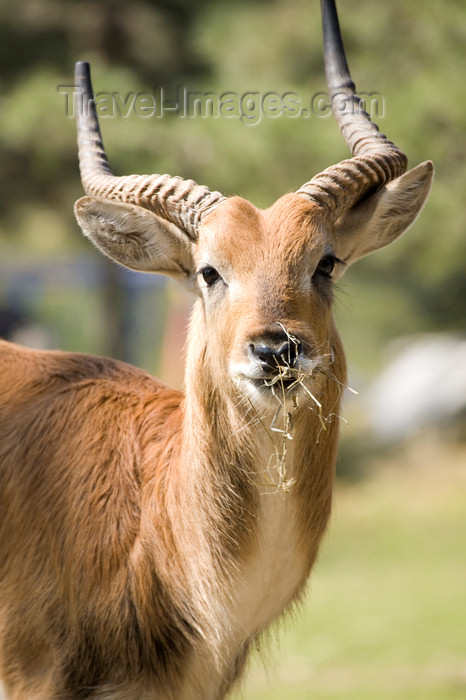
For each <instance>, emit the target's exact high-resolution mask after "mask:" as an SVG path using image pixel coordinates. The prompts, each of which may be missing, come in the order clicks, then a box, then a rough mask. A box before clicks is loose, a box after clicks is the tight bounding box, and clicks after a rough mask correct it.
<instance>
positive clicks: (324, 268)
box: [316, 255, 337, 277]
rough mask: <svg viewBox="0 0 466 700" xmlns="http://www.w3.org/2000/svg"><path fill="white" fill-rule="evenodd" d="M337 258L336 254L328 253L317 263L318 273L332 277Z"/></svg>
mask: <svg viewBox="0 0 466 700" xmlns="http://www.w3.org/2000/svg"><path fill="white" fill-rule="evenodd" d="M336 261H337V259H336V257H335V256H334V255H326V256H325V257H324V258H322V260H321V261H320V263H319V264H318V265H317V269H316V273H318V274H321V275H325V277H330V276H331V274H332V272H333V268H334V267H335V263H336Z"/></svg>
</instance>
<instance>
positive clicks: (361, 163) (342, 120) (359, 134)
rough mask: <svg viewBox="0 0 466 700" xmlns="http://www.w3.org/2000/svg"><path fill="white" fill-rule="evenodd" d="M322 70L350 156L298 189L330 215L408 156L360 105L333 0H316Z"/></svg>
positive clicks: (394, 173) (398, 171)
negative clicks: (318, 7)
mask: <svg viewBox="0 0 466 700" xmlns="http://www.w3.org/2000/svg"><path fill="white" fill-rule="evenodd" d="M321 9H322V31H323V43H324V62H325V74H326V78H327V86H328V91H329V96H330V99H331V101H332V109H333V113H334V115H335V117H336V120H337V122H338V125H339V127H340V131H341V133H342V135H343V137H344V139H345V141H346V143H347V144H348V146H349V148H350V150H351V153H352V155H353V156H354V157H353V158H350V159H348V160H344V161H342V162H341V163H339V164H338V165H334V166H332V167H330V168H327V170H324V171H323V172H322V173H319V174H318V175H316V176H315V177H313V178H312V180H310V181H309V182H307V183H306V184H305V185H303V186H302V187H301V188H300V189H299V190H298V194H301V195H304V196H306V197H308V198H310V199H312V200H313V201H317V202H318V203H319V204H321V205H323V206H325V207H326V209H328V210H329V213H330V214H331V216H332V218H333V219H337V218H338V216H340V214H341V213H342V212H343V211H344V210H346V209H348V208H350V207H351V206H353V205H354V204H356V203H357V202H358V201H359V199H361V198H362V197H363V196H364V195H365V194H366V193H367V192H368V191H369V190H371V189H375V188H377V187H380V186H382V185H384V184H385V183H386V182H389V181H390V180H393V179H395V178H396V177H399V176H400V175H402V174H403V173H404V172H405V171H406V167H407V158H406V156H405V154H404V153H402V151H400V149H399V148H397V147H396V146H395V144H394V143H392V142H391V141H389V139H388V138H387V137H386V136H385V135H384V134H381V133H380V132H379V130H378V127H377V126H376V125H375V124H373V123H372V122H371V120H370V117H369V115H368V114H367V112H365V111H364V109H363V108H362V104H361V99H360V98H359V97H358V96H357V95H356V88H355V85H354V83H353V81H352V80H351V75H350V72H349V69H348V64H347V63H346V58H345V51H344V48H343V42H342V39H341V33H340V26H339V23H338V15H337V10H336V7H335V0H321Z"/></svg>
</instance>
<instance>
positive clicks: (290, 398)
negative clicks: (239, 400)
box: [235, 367, 304, 405]
mask: <svg viewBox="0 0 466 700" xmlns="http://www.w3.org/2000/svg"><path fill="white" fill-rule="evenodd" d="M235 384H236V386H237V387H238V388H239V389H240V391H241V392H242V393H244V394H246V395H248V396H249V397H250V399H252V400H254V399H258V400H259V401H260V402H261V403H263V402H266V403H272V404H273V405H276V402H277V401H278V403H279V404H285V403H286V404H288V403H289V402H290V403H291V402H293V404H295V403H296V398H297V397H298V395H299V394H301V393H303V391H304V388H303V374H302V373H300V372H299V371H298V370H295V369H294V368H291V367H286V368H283V370H282V371H280V372H279V373H273V374H261V376H255V377H251V376H248V375H247V374H240V375H237V377H236V379H235Z"/></svg>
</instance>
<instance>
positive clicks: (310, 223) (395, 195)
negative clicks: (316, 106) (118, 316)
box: [76, 0, 433, 408]
mask: <svg viewBox="0 0 466 700" xmlns="http://www.w3.org/2000/svg"><path fill="white" fill-rule="evenodd" d="M322 12H323V33H324V58H325V67H326V76H327V84H328V90H329V95H330V97H331V99H332V104H333V109H334V113H335V116H336V119H337V121H338V124H339V127H340V130H341V132H342V135H343V137H344V139H345V141H346V143H347V145H348V146H349V148H350V150H351V153H352V157H351V158H350V159H348V160H344V161H342V162H340V163H338V164H337V165H334V166H332V167H330V168H328V169H327V170H325V171H323V172H321V173H319V174H318V175H316V176H314V177H313V178H312V179H311V180H310V181H309V182H307V183H306V184H304V185H303V186H302V187H301V188H300V189H299V190H298V191H297V192H295V193H291V194H286V195H285V196H283V197H282V198H280V199H279V200H278V201H277V202H276V203H275V204H274V205H273V206H272V207H270V208H269V209H266V210H259V209H257V208H256V207H254V206H253V205H252V204H250V203H249V202H247V201H246V200H244V199H242V198H240V197H230V198H227V197H224V196H223V195H221V194H220V193H219V192H212V191H210V190H209V189H208V188H206V187H202V186H199V185H197V184H196V183H195V182H193V181H192V180H183V179H181V178H179V177H171V176H169V175H130V176H126V177H115V176H114V175H113V174H112V172H111V170H110V168H109V165H108V161H107V158H106V155H105V152H104V149H103V145H102V139H101V136H100V131H99V126H98V122H97V116H96V111H95V107H94V103H93V94H92V87H91V82H90V74H89V66H88V64H87V63H78V64H77V69H76V83H77V85H78V86H79V87H80V90H81V92H82V95H83V105H84V109H83V110H82V111H81V113H80V114H79V118H78V143H79V157H80V168H81V176H82V182H83V186H84V189H85V191H86V192H87V195H88V196H86V197H83V198H82V199H80V200H79V201H78V202H77V204H76V216H77V219H78V222H79V224H80V226H81V228H82V230H83V232H84V234H85V235H86V236H88V237H89V238H90V239H91V240H92V241H93V242H94V243H95V244H96V245H97V247H98V248H100V250H101V251H103V252H104V253H105V254H106V255H108V256H109V257H110V258H113V259H114V260H116V261H117V262H119V263H121V264H123V265H125V266H127V267H129V268H132V269H135V270H143V271H148V272H161V273H165V274H168V275H170V276H172V277H174V278H175V279H177V280H179V281H180V282H182V283H183V284H185V285H186V286H187V287H188V288H189V289H190V290H192V291H193V292H195V293H196V294H197V295H198V296H199V301H198V304H197V308H196V310H195V322H194V324H193V325H195V327H196V331H195V333H194V337H192V341H191V342H192V345H193V346H194V345H196V346H197V353H198V355H199V356H201V355H202V357H203V358H204V360H207V361H208V363H209V364H210V366H212V367H214V368H216V371H218V372H220V373H221V376H222V378H223V379H222V381H224V380H225V378H228V382H229V385H230V388H231V390H232V391H239V392H240V394H242V395H243V396H247V397H248V398H249V400H250V401H252V402H253V403H254V404H256V405H258V406H261V407H262V408H264V407H267V406H269V405H270V403H271V396H272V393H273V392H274V387H275V383H276V380H277V378H278V377H279V378H280V384H281V389H282V390H283V391H284V396H285V398H286V399H287V400H291V397H294V398H296V394H297V393H298V391H302V386H305V385H306V382H308V386H311V385H312V382H313V381H316V380H315V379H313V377H315V376H317V370H322V368H325V366H328V365H329V364H330V363H331V362H332V361H333V355H334V352H335V347H334V345H335V342H336V341H335V331H334V329H333V322H332V316H331V302H332V285H333V283H334V281H335V280H336V279H338V278H339V277H340V276H341V275H342V274H343V272H344V271H345V270H346V268H347V267H348V265H350V264H351V263H352V262H354V261H355V260H357V259H358V258H360V257H361V256H364V255H366V254H368V253H371V252H373V251H375V250H378V249H379V248H382V247H383V246H385V245H387V244H388V243H390V242H391V241H393V240H395V239H396V238H398V236H400V235H401V234H402V233H403V232H404V231H405V230H406V228H407V227H408V226H409V225H410V224H411V223H412V222H413V221H414V219H415V218H416V217H417V215H418V213H419V211H420V210H421V208H422V206H423V204H424V202H425V200H426V198H427V196H428V193H429V190H430V186H431V181H432V176H433V166H432V163H431V162H430V161H427V162H425V163H422V164H421V165H419V166H417V167H415V168H413V169H412V170H409V171H406V168H407V159H406V156H405V155H404V154H403V153H402V152H401V151H400V150H399V149H398V148H397V147H396V146H395V145H394V144H393V143H392V142H391V141H389V140H388V138H387V137H386V136H385V135H384V134H381V133H380V132H379V131H378V128H377V126H376V125H375V124H373V123H372V122H371V120H370V118H369V116H368V114H367V113H366V112H365V111H364V110H363V108H362V106H361V102H360V99H359V98H358V96H357V95H356V92H355V86H354V83H353V82H352V80H351V77H350V74H349V71H348V67H347V64H346V60H345V55H344V50H343V46H342V42H341V36H340V30H339V26H338V19H337V15H336V10H335V4H334V2H333V0H329V1H328V2H326V1H325V0H323V1H322ZM188 355H189V353H188ZM302 377H304V378H305V382H304V383H303V382H298V379H300V378H302ZM228 382H227V383H228ZM275 388H276V387H275Z"/></svg>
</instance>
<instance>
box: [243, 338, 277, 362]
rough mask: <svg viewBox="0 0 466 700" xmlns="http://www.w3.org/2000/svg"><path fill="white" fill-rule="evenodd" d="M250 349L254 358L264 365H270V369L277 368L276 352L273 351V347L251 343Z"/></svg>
mask: <svg viewBox="0 0 466 700" xmlns="http://www.w3.org/2000/svg"><path fill="white" fill-rule="evenodd" d="M249 348H250V350H251V351H252V353H253V354H254V356H255V357H256V358H257V359H258V360H260V361H261V362H262V363H264V364H266V365H269V366H270V367H274V366H275V364H276V363H275V361H274V357H275V352H274V351H273V350H272V348H271V347H269V346H268V345H263V344H262V343H257V344H254V343H251V345H250V346H249Z"/></svg>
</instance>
